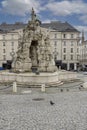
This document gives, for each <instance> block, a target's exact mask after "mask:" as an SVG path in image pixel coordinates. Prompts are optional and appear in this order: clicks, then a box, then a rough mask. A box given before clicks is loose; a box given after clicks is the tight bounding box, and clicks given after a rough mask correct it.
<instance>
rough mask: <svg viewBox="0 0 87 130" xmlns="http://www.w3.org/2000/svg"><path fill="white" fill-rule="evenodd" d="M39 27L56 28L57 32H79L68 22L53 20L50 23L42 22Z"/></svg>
mask: <svg viewBox="0 0 87 130" xmlns="http://www.w3.org/2000/svg"><path fill="white" fill-rule="evenodd" d="M41 27H44V28H48V29H53V30H57V31H59V32H79V31H78V30H77V29H76V28H74V27H73V26H72V25H70V24H69V23H68V22H64V23H63V22H60V21H54V22H51V23H43V24H42V25H41Z"/></svg>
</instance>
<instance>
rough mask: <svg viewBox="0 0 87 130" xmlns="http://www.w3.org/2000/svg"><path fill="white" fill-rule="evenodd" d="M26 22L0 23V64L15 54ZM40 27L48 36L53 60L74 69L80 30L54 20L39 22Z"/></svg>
mask: <svg viewBox="0 0 87 130" xmlns="http://www.w3.org/2000/svg"><path fill="white" fill-rule="evenodd" d="M25 26H26V24H23V23H15V24H6V23H5V24H1V25H0V66H3V64H5V63H7V62H8V61H11V60H12V59H13V58H14V56H16V52H17V47H18V40H19V38H21V37H22V34H23V29H24V27H25ZM41 29H42V30H43V31H44V32H45V33H47V35H49V36H50V42H51V45H52V52H53V57H54V60H55V62H56V63H57V65H58V66H61V67H62V68H64V69H67V70H76V69H77V65H78V63H79V41H80V37H79V35H80V32H79V31H78V30H77V29H75V28H74V27H73V26H71V25H70V24H69V23H67V22H64V23H62V22H60V21H54V22H51V23H43V24H41Z"/></svg>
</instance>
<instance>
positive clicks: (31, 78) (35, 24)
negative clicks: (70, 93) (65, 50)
mask: <svg viewBox="0 0 87 130" xmlns="http://www.w3.org/2000/svg"><path fill="white" fill-rule="evenodd" d="M40 24H41V22H40V21H39V20H38V19H37V17H36V14H35V12H34V10H33V8H32V12H31V20H30V21H29V22H28V24H27V26H26V27H25V28H24V30H23V36H22V38H20V39H19V44H18V50H17V53H16V56H15V58H14V60H13V63H12V72H7V71H6V72H1V73H0V82H14V81H16V82H17V83H19V84H21V83H22V84H28V85H30V86H35V87H37V86H38V85H41V84H45V85H46V86H52V85H55V84H56V85H57V84H58V83H60V80H61V78H60V77H61V76H60V72H59V71H58V70H57V67H56V66H55V62H54V59H53V55H52V48H51V44H50V39H49V34H47V33H46V32H45V30H44V31H43V30H42V28H41V27H40ZM63 75H64V73H63ZM67 75H68V74H67ZM62 77H64V76H62ZM65 77H66V73H65ZM72 77H73V76H72Z"/></svg>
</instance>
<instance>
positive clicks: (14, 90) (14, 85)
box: [13, 82, 17, 92]
mask: <svg viewBox="0 0 87 130" xmlns="http://www.w3.org/2000/svg"><path fill="white" fill-rule="evenodd" d="M13 92H17V83H16V82H13Z"/></svg>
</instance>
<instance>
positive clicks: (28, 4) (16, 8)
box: [1, 0, 40, 16]
mask: <svg viewBox="0 0 87 130" xmlns="http://www.w3.org/2000/svg"><path fill="white" fill-rule="evenodd" d="M1 5H2V12H5V13H8V14H12V15H19V16H26V13H29V12H30V11H31V8H32V7H33V8H34V9H35V11H36V13H39V11H40V1H39V0H38V1H37V0H3V1H2V2H1Z"/></svg>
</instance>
